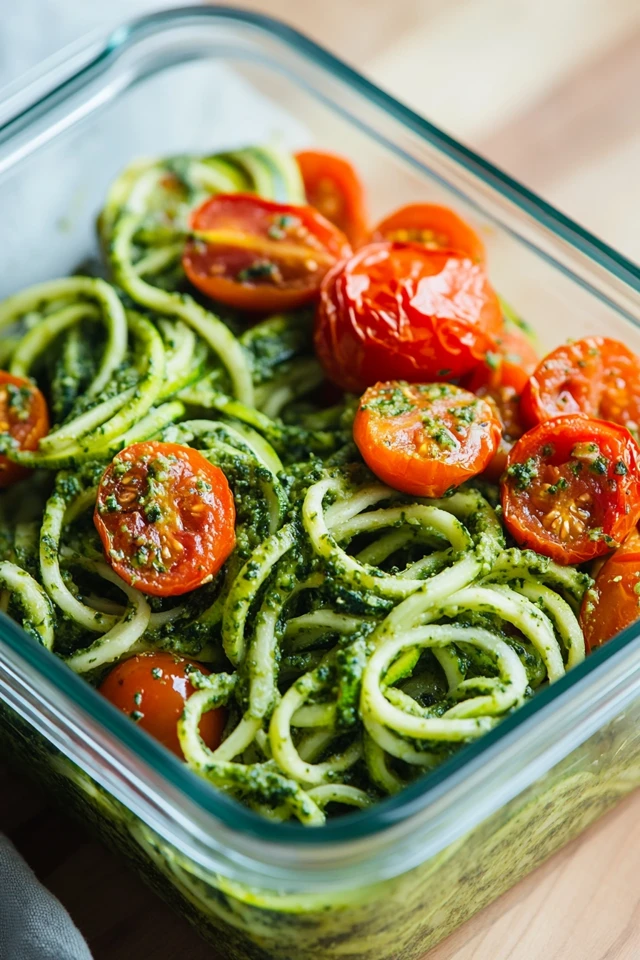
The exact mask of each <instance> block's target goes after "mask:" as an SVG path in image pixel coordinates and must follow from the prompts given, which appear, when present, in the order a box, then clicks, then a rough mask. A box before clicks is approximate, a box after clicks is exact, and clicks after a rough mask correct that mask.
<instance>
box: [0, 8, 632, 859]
mask: <svg viewBox="0 0 640 960" xmlns="http://www.w3.org/2000/svg"><path fill="white" fill-rule="evenodd" d="M194 19H200V20H202V21H203V22H211V23H214V22H216V21H226V22H227V23H231V24H235V25H237V26H238V27H247V26H249V27H252V28H254V29H257V30H258V31H260V32H262V33H264V34H268V35H270V36H271V37H274V38H276V39H277V40H279V41H281V42H283V43H284V44H285V45H286V46H288V47H289V48H291V49H292V50H294V51H295V52H296V53H298V54H301V55H302V56H303V57H304V58H306V59H307V60H309V61H312V62H313V63H314V64H315V65H316V66H318V67H320V68H321V69H322V70H324V71H328V72H330V73H331V74H333V75H335V76H337V77H339V78H340V79H341V80H343V81H344V82H345V83H346V84H348V85H349V86H350V87H352V88H353V89H354V90H355V91H356V92H357V93H358V94H360V96H362V97H363V98H364V99H366V100H367V101H369V102H370V103H371V104H373V105H374V106H376V107H378V108H380V109H381V110H383V111H384V112H385V113H387V114H389V115H391V116H392V117H393V118H394V119H395V120H397V121H399V122H400V123H401V124H403V125H404V126H405V127H407V128H410V129H411V130H412V132H413V133H415V134H417V135H418V136H419V137H421V138H422V139H424V140H425V141H427V142H428V143H429V144H430V145H431V146H435V147H436V148H437V149H438V150H439V151H441V152H442V153H444V154H446V155H447V156H448V157H450V158H451V159H452V160H454V161H455V162H456V163H457V164H459V165H461V166H462V167H464V168H465V169H466V170H467V171H469V172H470V173H472V174H473V175H474V176H476V177H478V178H479V179H481V180H482V181H484V182H485V183H487V184H489V185H490V186H492V187H493V188H494V189H496V190H497V191H499V192H500V193H501V194H502V195H503V196H505V197H507V198H508V199H510V200H511V201H512V202H513V203H514V204H515V205H516V206H518V207H519V208H520V209H521V210H522V211H524V212H526V213H527V214H529V215H530V216H532V217H533V218H534V219H535V220H537V222H538V223H539V224H540V225H542V226H544V227H546V228H549V229H551V230H553V232H554V233H555V234H556V235H557V236H558V237H560V238H561V239H562V240H564V241H566V242H567V243H568V244H569V245H571V246H572V247H574V248H576V249H578V250H579V251H580V252H581V253H583V254H584V255H586V256H587V257H588V258H590V259H591V260H592V261H593V262H594V263H596V264H598V265H599V266H600V267H604V268H605V269H606V270H607V271H609V272H610V273H611V274H613V275H614V276H615V277H617V278H618V279H619V280H621V281H623V282H624V283H626V284H628V285H629V286H630V287H631V288H632V289H633V290H635V291H639V292H640V267H638V266H636V265H635V264H633V263H632V262H631V261H629V260H628V259H626V258H625V257H623V256H622V255H620V254H619V253H617V252H616V251H615V250H613V249H612V248H611V247H609V246H608V245H607V244H605V243H603V242H602V241H601V240H599V239H597V238H596V237H594V236H593V235H591V234H590V233H589V232H588V231H586V230H584V229H583V228H582V227H580V226H578V225H577V224H575V223H574V222H573V221H571V220H570V219H569V218H567V217H565V216H564V215H563V214H561V213H560V212H559V211H557V210H555V209H554V208H553V207H552V206H550V205H549V204H547V203H546V202H545V201H543V200H541V199H540V198H539V197H537V196H536V195H535V194H534V193H533V192H531V191H530V190H528V189H526V188H525V187H523V186H521V185H519V184H518V183H517V182H516V181H514V180H513V179H512V178H511V177H509V176H507V175H506V174H505V173H503V172H501V171H500V170H498V169H497V168H496V167H495V166H493V165H492V164H490V163H488V162H487V161H485V160H483V159H482V158H480V157H479V156H477V155H476V154H475V153H474V152H473V151H471V150H469V149H468V148H466V147H464V146H462V145H461V144H459V143H457V142H456V141H455V140H454V139H452V138H451V137H449V136H448V135H447V134H445V133H444V132H442V131H441V130H439V129H438V128H437V127H434V126H433V125H432V124H430V123H429V122H428V121H426V120H424V119H423V118H421V117H420V116H419V115H418V114H416V113H415V112H413V111H412V110H410V109H409V108H408V107H405V106H403V105H402V104H400V103H398V102H397V101H396V100H395V99H394V98H393V97H391V96H390V95H389V94H387V93H385V92H384V91H382V90H381V89H379V88H378V87H377V86H375V85H374V84H373V83H371V82H370V81H369V80H367V79H365V78H364V77H362V76H361V75H360V74H359V73H357V72H356V71H355V70H353V69H352V68H351V67H349V66H347V65H346V64H345V63H343V62H342V61H340V60H339V59H337V58H336V57H334V56H333V55H332V54H330V53H329V52H328V51H326V50H325V49H323V48H322V47H320V46H318V45H317V44H315V43H314V42H313V41H311V40H309V39H308V38H307V37H305V36H304V35H302V34H300V33H299V32H298V31H296V30H295V29H293V28H292V27H289V26H287V25H285V24H283V23H281V22H279V21H277V20H274V19H272V18H271V17H268V16H265V15H261V14H256V13H252V12H248V11H239V10H236V9H232V8H227V7H221V6H211V7H181V8H178V9H176V10H168V11H162V12H159V13H156V14H150V15H148V16H145V17H141V18H139V19H137V20H134V21H132V22H131V23H129V24H126V25H124V26H122V27H120V28H118V29H117V30H116V31H114V32H113V33H112V34H111V35H110V36H109V37H108V39H107V40H106V42H105V43H104V45H103V46H102V48H101V49H100V50H99V52H97V53H96V54H95V55H94V56H92V58H91V59H90V60H89V62H87V63H86V64H85V65H83V66H82V67H81V68H80V69H79V70H77V71H76V72H74V73H73V74H72V75H71V76H69V77H67V78H66V79H65V80H64V81H63V82H61V83H58V85H56V86H54V87H53V88H52V89H50V90H49V91H48V92H47V93H46V94H45V95H44V96H42V97H40V98H39V99H38V100H36V101H35V102H34V103H32V104H31V105H30V106H28V107H27V108H25V109H24V110H21V111H20V112H19V113H17V114H15V115H14V116H13V117H12V118H11V119H10V120H8V121H7V122H6V123H4V124H3V125H2V126H0V145H2V144H3V143H7V142H9V141H10V139H11V137H12V136H13V135H14V133H15V132H17V131H18V130H24V129H25V128H26V127H27V126H28V125H29V124H30V123H31V122H32V120H34V119H36V118H37V117H40V118H41V117H42V116H44V115H46V113H47V112H48V111H49V109H50V108H52V107H53V106H54V105H55V104H57V103H59V102H60V101H61V100H62V99H64V97H65V96H66V93H67V90H69V89H70V88H72V87H75V88H77V87H78V85H79V84H81V83H84V82H87V81H88V80H89V79H90V78H92V77H93V76H94V75H95V74H96V72H97V70H98V69H99V68H100V67H101V65H102V64H103V63H104V62H105V61H107V60H108V59H109V58H110V57H111V56H112V55H113V54H114V53H121V52H122V51H123V50H125V49H127V48H128V47H131V46H134V45H135V44H136V43H137V42H138V41H139V40H141V39H143V38H144V37H145V36H146V35H148V34H149V33H150V32H151V33H153V32H154V31H156V30H158V29H166V28H171V27H172V26H175V25H178V24H180V23H186V22H188V21H190V20H194ZM636 322H638V321H637V320H636ZM0 626H1V627H2V630H1V631H0V632H1V633H2V640H3V641H4V643H6V644H7V646H8V647H10V648H11V650H12V651H13V653H14V654H15V655H16V656H17V657H23V658H24V659H25V661H27V662H29V664H30V665H31V666H32V667H33V668H34V669H35V670H36V671H37V672H38V673H39V674H40V675H41V676H43V677H45V678H46V679H48V680H50V681H51V682H53V683H55V685H56V686H57V687H58V688H59V689H60V690H61V692H62V694H63V695H64V696H65V697H67V698H69V699H70V700H71V701H72V702H73V704H74V705H75V706H77V707H78V708H80V710H82V711H84V712H85V713H86V714H87V715H88V716H90V717H92V718H94V719H95V720H96V721H97V722H98V723H99V724H101V725H102V726H103V727H104V728H105V729H106V731H107V733H108V734H110V735H111V736H113V737H114V738H117V740H118V741H119V742H121V743H122V744H123V745H124V747H125V751H126V750H130V751H131V754H132V755H133V756H135V757H136V758H137V759H139V760H141V761H142V764H143V765H145V764H146V765H148V766H149V767H150V768H152V769H153V770H154V771H156V772H157V773H158V774H159V775H160V776H161V777H162V778H165V779H166V780H167V781H168V782H169V783H170V784H171V785H172V786H173V787H175V788H177V789H178V791H180V792H181V793H183V794H184V795H185V797H187V798H188V799H189V800H190V801H192V802H193V803H195V804H197V806H198V807H200V808H201V809H202V810H203V811H204V812H206V813H207V814H210V815H212V816H213V817H214V818H216V819H217V820H218V821H220V822H221V823H222V824H224V825H225V826H226V827H227V828H229V829H230V830H231V831H232V832H234V833H235V832H239V833H242V834H245V835H248V836H253V837H256V838H259V839H260V840H263V841H268V842H269V843H272V844H282V845H288V846H295V847H301V846H318V845H327V844H340V843H344V842H348V841H352V840H356V839H361V838H365V837H368V836H371V835H373V834H378V833H381V832H383V831H386V830H389V829H390V828H392V827H394V826H396V825H397V824H398V823H400V822H404V821H406V820H407V819H411V818H413V817H415V816H416V815H417V814H419V813H421V812H424V811H425V809H426V808H427V807H428V806H429V805H430V804H431V803H432V802H433V801H434V798H435V797H436V796H438V795H441V794H442V793H443V791H446V790H448V789H450V788H453V787H454V786H455V785H458V784H459V783H460V781H461V779H463V778H464V776H465V772H466V771H469V770H471V769H472V768H473V767H474V766H475V767H477V765H478V764H479V763H481V762H482V759H483V758H484V757H487V756H489V755H490V754H491V753H494V752H495V751H496V749H498V748H499V747H500V745H501V744H504V743H505V742H506V741H507V740H509V739H512V738H513V736H514V735H515V734H516V733H517V732H524V730H523V728H528V731H529V733H528V736H529V737H531V736H532V735H533V724H532V720H533V719H534V718H535V717H542V716H543V715H545V716H546V715H548V714H549V712H550V711H555V710H557V709H559V708H560V707H562V706H563V705H566V703H567V701H568V699H569V698H570V697H572V696H573V695H576V694H577V693H578V692H579V691H581V690H582V691H586V690H590V689H591V688H593V687H595V686H597V685H598V683H599V681H601V680H604V678H605V676H606V672H607V670H608V671H609V672H612V671H613V670H614V668H616V667H617V668H619V667H620V665H621V663H624V664H626V665H628V667H629V668H630V669H632V668H633V666H634V665H636V666H637V662H638V661H637V653H638V650H640V633H639V632H638V628H637V626H632V627H629V628H628V629H627V630H625V631H624V632H623V633H622V634H620V635H619V636H618V637H617V638H616V639H614V640H612V641H611V642H610V643H608V644H607V645H606V646H605V647H603V648H601V649H600V650H598V651H596V652H595V653H594V654H592V655H591V656H590V657H589V659H588V660H586V661H585V662H584V663H583V664H581V665H579V666H578V667H576V668H574V669H573V670H572V671H571V673H569V674H567V675H566V676H565V677H563V678H562V679H561V680H560V681H558V682H557V683H556V684H554V685H553V686H552V687H548V688H546V689H545V690H543V691H540V692H539V693H538V694H537V695H536V696H535V698H533V699H532V700H531V701H529V702H528V703H527V704H525V705H524V706H523V707H521V708H520V709H519V710H518V711H516V712H515V713H514V714H512V715H511V716H509V717H507V718H506V719H505V720H503V721H502V723H501V724H500V725H499V726H498V727H496V728H495V729H494V730H493V731H491V732H490V733H488V734H486V735H484V736H483V737H482V738H481V739H480V740H478V741H476V742H475V743H472V744H469V745H467V746H466V747H464V748H463V749H462V750H461V751H460V752H459V753H458V754H457V755H456V756H454V757H453V758H451V759H450V760H448V761H447V762H445V763H444V764H442V766H441V767H439V768H437V769H436V770H435V771H433V772H431V773H429V774H428V775H427V776H426V777H424V778H420V779H419V780H417V781H415V782H414V783H413V784H411V785H410V786H408V787H406V788H405V789H404V790H403V791H402V793H400V794H398V795H396V796H394V797H390V798H387V799H385V800H382V801H380V802H379V803H377V804H376V805H375V806H374V807H372V808H371V809H369V810H366V811H361V812H357V813H353V814H350V815H348V816H345V817H344V818H341V819H339V820H335V821H330V822H329V823H327V825H326V826H324V827H323V828H322V830H309V829H306V828H302V827H300V825H299V824H274V823H272V822H270V821H265V820H264V819H263V818H261V817H259V816H258V815H256V814H254V813H253V812H252V811H250V810H248V809H246V808H244V807H242V806H241V805H239V804H238V803H236V802H235V801H232V800H230V799H229V798H227V797H226V796H224V795H223V794H220V793H219V792H218V791H216V790H214V789H212V788H211V786H210V785H209V784H208V783H207V782H206V781H204V780H202V779H200V778H199V777H197V776H195V775H194V774H193V773H191V771H189V770H188V769H187V768H186V767H184V766H183V765H182V764H180V763H179V761H177V760H176V759H175V758H173V757H172V756H171V755H170V754H169V753H168V752H167V751H165V750H164V749H163V748H162V747H160V746H159V745H158V744H157V743H155V742H154V741H153V740H152V739H151V738H149V737H148V736H147V735H146V734H145V733H144V732H143V731H141V730H139V729H138V728H137V727H136V726H135V725H134V724H131V723H130V722H129V721H128V720H127V718H125V717H124V716H123V715H122V714H119V713H118V712H117V711H116V710H114V709H113V708H112V707H111V706H110V704H108V703H106V702H105V701H104V700H103V699H102V698H101V697H100V696H99V695H98V694H97V693H96V691H95V690H94V689H93V688H92V687H91V686H90V685H89V684H87V683H86V682H85V681H84V680H82V679H81V678H79V677H77V676H76V675H75V674H73V673H72V672H71V671H70V670H69V669H68V668H67V667H66V666H65V665H64V663H63V662H62V661H60V660H58V659H56V658H55V657H50V655H49V654H48V652H47V651H45V650H44V649H42V648H40V647H38V646H37V645H36V644H35V643H34V642H33V641H31V640H30V639H29V638H28V637H27V636H26V634H25V633H24V632H23V631H22V630H20V629H19V628H17V627H16V626H15V624H13V622H12V621H9V620H7V618H4V617H2V616H0ZM1 661H2V656H1V650H0V662H1ZM605 665H606V666H605Z"/></svg>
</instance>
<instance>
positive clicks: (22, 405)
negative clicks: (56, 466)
mask: <svg viewBox="0 0 640 960" xmlns="http://www.w3.org/2000/svg"><path fill="white" fill-rule="evenodd" d="M48 432H49V411H48V410H47V401H46V400H45V398H44V397H43V396H42V394H41V393H40V391H39V390H38V388H37V387H36V386H34V385H33V383H31V381H30V380H25V379H24V378H23V377H14V376H13V375H12V374H11V373H7V371H6V370H0V434H9V436H10V437H11V438H12V439H13V441H14V442H15V444H16V445H17V447H18V449H19V450H36V449H37V447H38V443H39V442H40V438H41V437H44V435H45V434H46V433H48ZM29 473H30V471H29V470H27V469H25V467H21V466H20V465H19V464H17V463H12V462H11V460H9V458H8V457H6V456H4V455H2V454H0V489H1V488H2V487H8V486H10V485H11V484H12V483H16V481H17V480H22V479H23V478H24V477H26V476H28V475H29Z"/></svg>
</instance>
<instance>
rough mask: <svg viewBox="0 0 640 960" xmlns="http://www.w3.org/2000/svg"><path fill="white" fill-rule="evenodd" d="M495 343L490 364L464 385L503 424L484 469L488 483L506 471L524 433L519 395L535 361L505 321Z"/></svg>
mask: <svg viewBox="0 0 640 960" xmlns="http://www.w3.org/2000/svg"><path fill="white" fill-rule="evenodd" d="M495 341H496V347H497V353H496V354H493V355H492V356H491V362H490V363H482V364H480V366H478V367H477V368H476V369H475V370H474V371H473V373H472V374H471V375H470V376H469V377H468V378H467V379H466V380H465V382H464V386H465V387H467V389H469V390H472V391H473V393H475V394H477V395H478V396H479V397H484V398H485V399H486V400H487V401H488V402H489V403H490V404H491V405H492V406H493V407H494V408H495V411H496V413H497V414H498V417H499V419H500V423H501V424H502V436H501V437H500V444H499V446H498V449H497V451H496V455H495V457H494V458H493V460H492V461H491V463H490V464H489V466H488V467H487V469H486V470H485V476H486V478H487V480H491V481H493V482H497V481H498V480H499V479H500V477H501V476H502V474H503V472H504V471H505V470H506V467H507V457H508V456H509V452H510V450H511V448H512V446H513V444H514V442H515V441H516V440H517V439H518V438H519V437H521V436H522V434H523V433H524V432H525V427H524V425H523V422H522V415H521V413H520V394H521V392H522V389H523V387H524V385H525V384H526V382H527V380H528V378H529V376H530V374H531V373H532V371H533V370H534V369H535V367H536V364H537V362H538V358H537V355H536V352H535V350H534V347H533V345H532V343H531V341H530V339H529V338H528V337H527V336H526V335H525V334H524V333H523V332H522V331H521V330H520V329H518V328H517V327H516V326H515V325H513V324H512V323H510V322H505V327H504V329H503V330H501V331H500V333H498V334H497V335H496V338H495Z"/></svg>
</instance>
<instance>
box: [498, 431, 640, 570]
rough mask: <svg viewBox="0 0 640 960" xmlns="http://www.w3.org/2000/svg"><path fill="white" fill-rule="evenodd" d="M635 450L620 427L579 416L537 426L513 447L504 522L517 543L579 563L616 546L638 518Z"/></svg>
mask: <svg viewBox="0 0 640 960" xmlns="http://www.w3.org/2000/svg"><path fill="white" fill-rule="evenodd" d="M639 457H640V450H639V449H638V446H637V444H636V442H635V440H634V439H633V437H632V436H631V434H630V433H629V431H628V430H626V429H625V428H624V427H621V426H619V425H618V424H615V423H608V422H606V421H604V420H592V419H590V418H588V417H584V416H581V415H580V414H573V415H570V416H566V417H557V418H556V419H554V420H546V421H545V422H544V423H541V424H538V426H536V427H534V428H533V429H532V430H529V431H528V433H525V434H524V436H522V437H521V438H520V439H519V440H518V441H517V442H516V443H515V445H514V447H513V449H512V450H511V453H510V454H509V458H508V461H507V470H506V473H505V475H504V477H503V480H502V509H503V517H504V522H505V525H506V527H507V529H508V530H509V532H510V533H511V534H512V536H513V537H514V539H515V540H516V541H517V543H518V544H519V545H520V546H523V547H529V548H531V549H532V550H537V552H538V553H542V554H544V555H545V556H548V557H551V558H552V559H553V560H556V561H557V562H558V563H563V564H567V563H583V562H584V561H585V560H592V559H593V558H594V557H599V556H602V555H603V554H605V553H608V552H609V551H610V550H611V549H613V548H614V547H616V546H618V545H619V544H620V543H622V541H623V540H624V538H625V537H626V536H627V534H628V533H629V532H630V531H631V530H632V528H633V527H634V526H635V524H636V523H637V521H638V517H639V516H640V473H639V471H638V463H639Z"/></svg>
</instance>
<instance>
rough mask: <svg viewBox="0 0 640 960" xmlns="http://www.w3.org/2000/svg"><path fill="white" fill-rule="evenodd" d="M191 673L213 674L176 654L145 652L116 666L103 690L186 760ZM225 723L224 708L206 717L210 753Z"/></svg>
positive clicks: (202, 730)
mask: <svg viewBox="0 0 640 960" xmlns="http://www.w3.org/2000/svg"><path fill="white" fill-rule="evenodd" d="M190 670H198V671H199V672H200V673H203V674H204V675H205V676H208V675H209V672H210V671H209V670H207V668H206V667H203V666H202V665H201V664H199V663H195V662H194V661H192V660H185V659H184V658H183V657H178V656H176V655H175V654H172V653H163V652H157V653H141V654H138V655H137V656H134V657H130V658H129V659H128V660H123V661H122V662H121V663H119V664H118V665H117V666H115V667H114V668H113V669H112V670H111V671H110V673H108V674H107V676H106V677H105V679H104V680H103V681H102V683H101V685H100V687H99V690H100V693H101V694H102V695H103V696H104V697H106V698H107V700H109V701H110V702H111V703H112V704H113V705H114V706H115V707H117V708H118V709H119V710H122V712H123V713H126V714H127V716H129V717H130V718H131V719H132V720H133V721H134V722H135V723H137V724H138V726H139V727H141V729H142V730H146V731H147V733H149V734H150V735H151V736H152V737H155V739H156V740H159V741H160V743H163V744H164V746H165V747H167V748H168V749H169V750H171V752H172V753H175V755H176V756H177V757H180V758H181V759H182V758H183V753H182V747H181V746H180V741H179V739H178V720H179V719H180V716H181V714H182V711H183V709H184V704H185V701H186V700H187V699H188V697H190V696H191V694H192V693H194V691H195V687H194V686H193V684H192V683H191V681H190V679H189V671H190ZM225 720H226V711H225V710H224V709H222V708H219V709H217V710H209V711H207V713H205V714H203V716H202V720H201V721H200V736H201V737H202V739H203V741H204V742H205V744H206V745H207V746H208V747H209V749H210V750H215V749H216V747H218V746H219V745H220V741H221V739H222V731H223V729H224V724H225Z"/></svg>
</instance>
